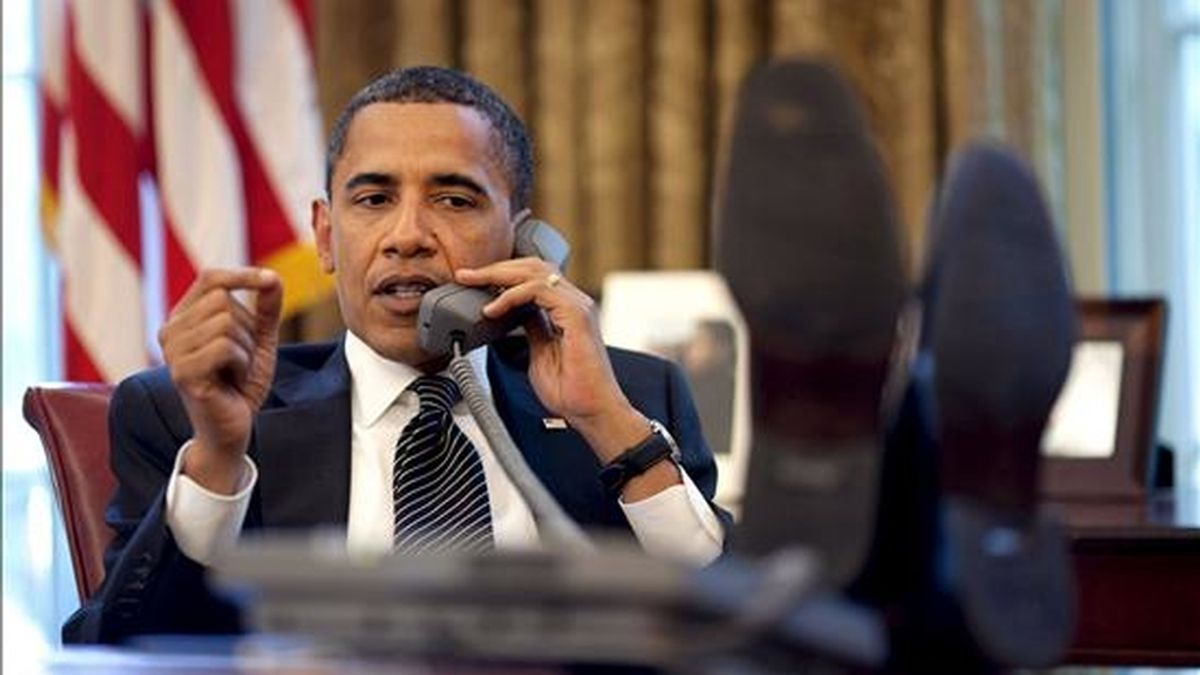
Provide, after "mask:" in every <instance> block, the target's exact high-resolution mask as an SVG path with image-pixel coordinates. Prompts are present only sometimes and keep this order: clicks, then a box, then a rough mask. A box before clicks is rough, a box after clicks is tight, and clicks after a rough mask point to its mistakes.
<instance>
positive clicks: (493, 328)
mask: <svg viewBox="0 0 1200 675" xmlns="http://www.w3.org/2000/svg"><path fill="white" fill-rule="evenodd" d="M568 255H570V247H569V246H568V245H567V240H566V239H564V238H563V236H562V235H561V234H559V233H558V230H555V229H554V228H553V227H551V226H550V225H549V224H548V223H546V222H545V221H541V220H536V219H534V218H529V217H528V212H526V213H525V216H524V217H522V218H521V220H520V222H518V223H517V226H516V229H515V231H514V237H513V257H514V258H521V257H526V256H534V257H538V258H541V259H542V260H546V261H548V262H550V263H552V264H554V265H555V266H556V267H558V268H559V269H562V268H563V266H564V265H566V262H567V256H568ZM494 298H495V295H494V294H493V293H490V292H488V291H487V290H485V289H482V288H472V287H468V286H461V285H459V284H453V283H451V284H446V285H445V286H438V287H437V288H435V289H433V290H431V291H429V292H428V293H426V294H425V296H424V297H423V298H422V299H421V307H420V309H419V310H418V311H417V327H418V340H420V343H421V349H423V350H425V352H427V353H429V354H433V355H438V356H441V355H444V354H449V353H451V352H452V351H453V349H454V345H455V343H457V344H458V346H459V349H460V350H461V352H462V353H464V354H465V353H467V352H469V351H471V350H472V349H474V348H476V347H478V346H480V345H485V344H487V343H489V342H492V341H493V340H497V339H499V338H501V337H504V336H505V335H508V334H509V333H511V332H512V331H513V330H514V329H515V328H517V327H518V326H520V325H521V324H523V323H525V321H526V320H528V319H529V318H530V317H531V316H533V314H534V313H535V312H537V311H538V309H537V306H535V305H532V304H529V305H525V306H523V307H518V308H516V309H513V310H512V311H510V312H508V313H507V314H505V315H504V316H502V317H500V318H498V319H489V318H486V317H485V316H483V307H484V305H486V304H488V303H489V302H491V301H492V300H493V299H494Z"/></svg>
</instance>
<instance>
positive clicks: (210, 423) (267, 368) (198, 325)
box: [158, 267, 283, 494]
mask: <svg viewBox="0 0 1200 675" xmlns="http://www.w3.org/2000/svg"><path fill="white" fill-rule="evenodd" d="M237 290H243V291H251V292H254V298H255V299H254V302H253V303H252V304H253V309H250V308H247V307H246V306H245V305H243V304H242V303H241V302H239V301H238V300H237V298H235V297H234V294H233V292H234V291H237ZM282 305H283V285H282V283H281V282H280V280H279V276H278V275H277V274H276V273H275V272H273V271H271V270H268V269H261V268H254V267H243V268H235V269H212V270H204V271H202V272H201V273H200V276H199V277H198V278H197V279H196V281H195V283H193V284H192V287H191V288H189V289H188V291H187V293H186V294H184V296H183V298H182V299H181V300H180V301H179V303H178V304H177V305H176V306H175V308H174V309H173V310H172V311H171V315H170V316H169V317H168V318H167V321H166V323H165V324H164V325H163V327H162V330H160V331H159V332H158V342H159V344H160V345H161V346H162V352H163V358H164V359H165V360H166V363H167V366H168V367H169V369H170V372H171V380H172V381H173V382H174V383H175V387H176V389H178V390H179V395H180V397H181V398H182V399H183V405H184V408H185V409H186V410H187V414H188V418H189V420H190V421H191V423H192V430H193V436H192V440H193V445H192V447H191V449H190V450H189V451H188V454H187V456H186V457H185V458H184V465H183V473H184V474H186V475H188V476H189V477H190V478H192V480H194V481H196V482H197V483H199V484H200V485H202V486H203V487H205V488H206V489H208V490H212V491H213V492H218V493H223V494H232V493H234V492H235V491H236V488H237V485H238V483H239V482H240V480H241V476H242V470H243V466H244V464H245V462H244V461H243V459H242V458H243V457H244V455H245V454H246V449H247V447H248V446H249V443H250V429H251V424H252V422H253V419H254V415H255V413H257V412H258V409H259V407H261V406H262V404H263V401H265V400H266V397H267V392H268V391H269V390H270V388H271V380H272V378H273V377H274V374H275V351H276V348H277V347H278V346H279V317H280V310H281V308H282Z"/></svg>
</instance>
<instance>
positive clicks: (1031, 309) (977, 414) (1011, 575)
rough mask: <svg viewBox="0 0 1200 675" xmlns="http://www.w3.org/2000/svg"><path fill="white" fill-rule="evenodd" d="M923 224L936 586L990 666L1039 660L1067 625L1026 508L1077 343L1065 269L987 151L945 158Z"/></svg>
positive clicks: (1065, 576) (1023, 198) (1030, 205)
mask: <svg viewBox="0 0 1200 675" xmlns="http://www.w3.org/2000/svg"><path fill="white" fill-rule="evenodd" d="M933 222H934V228H935V231H934V232H933V233H931V234H932V237H933V241H934V248H933V250H932V255H931V256H930V260H931V268H930V272H929V277H928V280H927V283H926V285H925V288H924V289H923V295H924V301H925V307H926V312H925V317H924V319H925V321H926V324H925V328H924V331H925V333H924V334H925V335H926V336H927V338H928V341H927V348H928V350H929V353H930V354H931V355H932V358H933V363H934V373H933V391H934V401H935V408H936V416H937V418H938V422H937V428H938V434H937V436H938V455H939V459H938V464H939V471H940V477H939V480H940V485H941V491H942V506H941V509H940V516H939V521H940V522H939V532H940V535H939V537H940V539H941V545H940V555H939V556H938V559H939V561H940V562H941V564H942V565H943V568H942V569H941V570H939V573H938V578H939V580H940V583H942V584H944V588H945V590H946V592H948V593H949V595H950V596H952V597H954V598H955V599H956V602H957V604H958V606H959V607H960V609H961V612H962V617H963V621H964V622H965V623H966V626H967V628H968V631H969V633H970V634H971V636H972V639H973V640H974V641H975V642H976V644H977V646H978V648H979V649H980V650H981V651H982V653H983V654H984V655H985V657H986V658H987V659H988V660H990V661H991V662H993V663H1000V664H1005V665H1020V666H1040V665H1049V664H1051V663H1053V662H1054V661H1055V660H1056V659H1057V658H1058V657H1059V656H1061V654H1062V651H1063V650H1064V649H1065V648H1066V646H1067V645H1068V643H1069V641H1070V639H1071V636H1072V625H1073V609H1072V607H1073V601H1072V596H1073V591H1072V587H1071V576H1070V567H1069V565H1070V563H1069V557H1068V552H1067V548H1066V540H1065V537H1064V535H1063V532H1062V530H1061V528H1060V527H1059V526H1058V525H1057V523H1056V522H1054V520H1053V519H1052V518H1049V517H1046V516H1043V515H1041V514H1039V513H1038V505H1037V492H1038V473H1039V466H1040V457H1041V448H1040V445H1041V437H1042V432H1043V429H1044V427H1045V424H1046V421H1047V419H1048V418H1049V415H1050V411H1051V408H1052V406H1053V405H1054V401H1055V399H1056V398H1057V396H1058V393H1059V390H1060V389H1061V387H1062V384H1063V381H1064V380H1065V378H1066V375H1067V370H1068V368H1069V366H1070V360H1071V351H1072V349H1073V346H1074V343H1075V337H1076V315H1075V308H1074V303H1073V301H1072V296H1071V291H1070V285H1069V283H1068V280H1067V270H1066V267H1065V265H1064V264H1063V261H1062V258H1061V256H1060V254H1059V247H1058V242H1057V240H1056V239H1055V235H1054V230H1053V227H1052V225H1051V221H1050V217H1049V215H1048V212H1047V209H1046V206H1045V203H1044V201H1043V199H1042V197H1041V191H1040V189H1039V188H1038V184H1037V181H1036V179H1035V178H1034V176H1033V174H1032V173H1031V172H1030V171H1029V170H1028V169H1027V168H1026V167H1025V166H1024V165H1023V164H1022V163H1021V162H1020V161H1019V160H1017V159H1016V158H1015V157H1014V156H1012V155H1011V154H1010V153H1008V152H1007V151H1005V150H1003V149H1001V148H999V147H996V146H991V145H986V144H978V145H972V146H970V147H968V148H966V149H964V150H963V151H961V152H960V153H958V154H957V155H956V156H955V158H954V159H953V161H952V163H951V166H950V169H949V171H948V173H947V179H946V181H945V185H944V188H943V190H942V192H941V199H940V202H939V204H938V207H937V212H936V215H935V217H934V219H933Z"/></svg>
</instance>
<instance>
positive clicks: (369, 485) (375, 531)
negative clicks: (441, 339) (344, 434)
mask: <svg viewBox="0 0 1200 675" xmlns="http://www.w3.org/2000/svg"><path fill="white" fill-rule="evenodd" d="M345 349H346V363H347V365H348V366H349V369H350V382H351V385H350V416H351V440H350V454H351V458H350V508H349V516H348V521H347V533H346V543H347V547H348V548H349V549H350V550H351V551H357V552H386V551H388V550H390V549H391V548H392V525H393V519H394V516H393V507H392V462H393V455H394V453H395V447H396V440H397V439H398V438H399V437H400V433H401V431H402V430H403V429H404V426H405V425H406V424H407V423H408V421H409V420H411V419H412V418H413V417H415V416H416V414H417V409H418V400H417V396H416V394H415V393H413V392H410V391H405V390H406V388H407V387H408V385H409V384H411V383H412V381H413V380H415V379H416V378H417V377H419V376H420V375H421V373H420V371H418V370H416V369H414V368H412V367H411V366H408V365H406V364H403V363H399V362H396V361H390V360H388V359H385V358H383V357H382V356H380V355H379V354H376V353H375V352H374V351H373V350H372V349H371V348H370V347H369V346H367V344H366V343H364V342H363V341H362V340H360V339H359V338H358V337H357V336H356V335H354V334H353V333H351V332H349V331H347V333H346V344H345ZM467 358H468V359H469V361H470V363H471V365H472V367H473V370H474V371H475V375H476V379H477V380H478V381H479V384H480V385H481V387H482V388H483V390H484V392H485V394H486V395H487V396H488V398H489V399H490V398H491V386H490V383H489V381H488V378H487V367H486V364H487V348H486V347H481V348H479V349H476V350H474V351H472V352H470V353H469V354H468V355H467ZM452 412H453V416H454V422H455V423H456V424H457V425H458V426H459V428H461V429H462V430H463V432H464V433H465V434H466V435H467V437H468V438H470V439H471V442H472V443H473V444H474V445H475V448H476V449H477V451H478V452H479V458H480V461H481V463H482V465H483V473H484V478H485V480H486V482H487V488H488V498H489V501H490V503H491V513H492V533H493V536H494V537H495V541H496V546H497V548H500V549H515V548H528V547H534V546H537V544H538V534H537V525H536V523H535V522H534V519H533V514H532V512H531V511H530V510H529V505H528V504H527V503H526V502H525V499H524V498H523V497H522V496H521V493H520V492H519V491H518V490H517V488H516V486H515V485H513V482H512V481H511V480H510V479H509V477H508V474H506V473H505V472H504V470H503V468H502V467H501V466H500V464H499V462H498V460H497V459H496V456H495V454H494V453H493V452H492V448H491V446H490V445H489V444H488V442H487V439H486V438H485V437H484V435H483V432H482V430H481V429H480V428H479V425H478V424H477V423H476V422H475V418H474V417H472V416H471V413H470V411H469V410H468V409H467V406H466V403H464V402H462V401H459V402H458V403H457V404H456V405H455V406H454V409H453V411H452ZM548 433H555V432H553V431H548ZM557 433H567V432H565V431H564V432H557ZM189 445H190V441H189V442H188V443H185V444H184V446H183V447H182V448H181V449H180V451H179V455H178V457H177V458H176V461H175V468H174V470H173V471H172V473H171V477H170V479H169V482H168V484H167V513H166V519H167V526H168V527H170V528H171V532H172V534H173V535H174V537H175V541H176V543H177V544H178V546H179V549H180V550H181V551H183V553H184V554H186V555H187V556H188V557H190V558H192V559H193V560H196V561H197V562H201V563H205V564H209V563H211V562H212V560H213V559H214V558H215V557H216V556H217V555H218V554H219V553H220V552H221V551H223V550H226V549H227V548H228V547H231V546H233V544H234V543H235V542H236V540H237V538H238V535H239V534H240V533H241V527H242V521H243V520H244V519H245V517H246V509H247V508H248V506H249V503H250V494H251V492H252V491H253V488H254V484H255V483H256V482H257V480H258V470H257V468H256V467H255V465H254V462H253V461H252V460H251V459H250V458H249V457H246V458H245V459H246V464H247V469H246V471H245V473H244V474H243V477H242V482H241V484H240V485H239V486H238V490H237V491H236V492H235V494H232V495H221V494H217V493H214V492H212V491H210V490H207V489H205V488H203V487H201V486H200V485H199V484H198V483H196V482H195V481H193V480H192V479H191V478H189V477H188V476H186V475H183V474H182V473H181V468H182V466H183V461H182V460H183V456H184V454H185V453H186V452H187V451H188V448H189ZM680 475H681V479H682V481H683V483H682V484H681V485H674V486H671V487H669V488H667V489H666V490H663V491H662V492H660V493H658V494H656V495H654V496H652V497H649V498H647V499H643V500H641V501H637V502H633V503H628V504H627V503H625V502H624V501H623V500H622V501H620V502H619V503H620V505H621V509H622V510H623V511H624V512H625V516H626V518H628V520H629V523H630V525H631V526H632V528H633V531H634V534H635V535H636V536H637V538H638V541H639V542H640V543H641V545H642V547H643V548H644V549H645V550H646V551H647V552H649V553H651V554H653V555H658V556H662V557H667V558H673V559H677V560H682V561H686V562H692V563H695V564H704V563H707V562H709V561H711V560H712V559H713V558H715V557H717V555H718V554H720V552H721V544H722V541H723V536H724V535H723V532H722V529H721V525H720V522H719V521H718V519H717V517H716V515H715V514H714V513H713V512H712V509H710V508H709V506H708V503H707V501H706V500H705V499H704V496H703V495H701V494H700V490H699V489H698V488H697V487H696V486H695V484H694V483H693V482H692V480H691V478H689V477H688V475H687V473H686V472H685V471H683V469H682V468H681V469H680Z"/></svg>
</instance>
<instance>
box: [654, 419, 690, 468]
mask: <svg viewBox="0 0 1200 675" xmlns="http://www.w3.org/2000/svg"><path fill="white" fill-rule="evenodd" d="M650 429H651V430H652V431H654V433H656V434H658V435H659V436H662V437H663V439H664V440H666V442H667V445H669V446H671V460H672V461H674V462H675V463H676V464H678V463H679V461H680V460H681V459H683V453H682V452H680V450H679V444H678V443H676V442H675V437H674V436H672V435H671V432H670V431H667V427H666V426H665V425H664V424H663V423H662V422H659V421H658V420H650Z"/></svg>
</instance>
